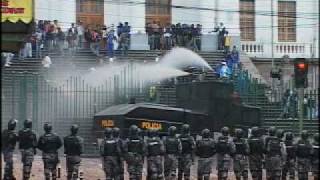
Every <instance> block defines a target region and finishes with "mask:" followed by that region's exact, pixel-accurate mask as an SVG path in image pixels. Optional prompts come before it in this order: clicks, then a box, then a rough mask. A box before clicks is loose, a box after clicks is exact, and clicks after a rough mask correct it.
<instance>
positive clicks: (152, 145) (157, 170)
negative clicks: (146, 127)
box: [147, 136, 165, 180]
mask: <svg viewBox="0 0 320 180" xmlns="http://www.w3.org/2000/svg"><path fill="white" fill-rule="evenodd" d="M164 151H165V150H164V145H163V142H162V141H161V139H160V138H159V137H156V136H153V137H149V138H148V139H147V164H148V179H151V180H154V179H162V178H163V176H162V173H163V164H162V163H163V161H162V158H163V154H164Z"/></svg>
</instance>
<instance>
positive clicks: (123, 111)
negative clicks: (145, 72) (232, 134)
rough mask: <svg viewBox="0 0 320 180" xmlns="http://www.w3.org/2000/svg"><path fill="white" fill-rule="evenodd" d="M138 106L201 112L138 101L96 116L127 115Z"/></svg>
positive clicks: (106, 110)
mask: <svg viewBox="0 0 320 180" xmlns="http://www.w3.org/2000/svg"><path fill="white" fill-rule="evenodd" d="M137 108H145V109H158V110H166V111H179V112H187V113H192V114H201V113H198V112H194V111H191V110H189V109H184V108H176V107H170V106H168V105H163V104H153V103H136V104H119V105H114V106H110V107H108V108H107V109H105V110H102V111H100V112H98V113H97V114H95V116H106V115H110V116H112V115H125V114H127V113H129V112H131V111H133V110H135V109H137Z"/></svg>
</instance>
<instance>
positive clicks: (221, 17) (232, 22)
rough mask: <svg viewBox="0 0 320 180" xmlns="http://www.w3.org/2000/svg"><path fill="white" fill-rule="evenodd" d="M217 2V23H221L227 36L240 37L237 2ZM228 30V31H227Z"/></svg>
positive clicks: (223, 0)
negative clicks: (227, 33)
mask: <svg viewBox="0 0 320 180" xmlns="http://www.w3.org/2000/svg"><path fill="white" fill-rule="evenodd" d="M217 1H218V7H217V9H218V10H221V11H218V12H217V16H218V23H219V22H223V24H224V25H225V27H226V29H227V31H228V32H229V35H232V36H237V35H238V36H240V26H239V22H240V18H239V17H240V16H239V13H238V12H236V11H239V0H228V1H225V0H217ZM228 28H229V29H228Z"/></svg>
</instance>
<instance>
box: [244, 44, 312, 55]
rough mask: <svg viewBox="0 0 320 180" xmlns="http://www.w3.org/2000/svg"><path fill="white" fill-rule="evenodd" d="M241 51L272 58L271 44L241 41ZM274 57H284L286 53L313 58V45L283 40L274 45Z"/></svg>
mask: <svg viewBox="0 0 320 180" xmlns="http://www.w3.org/2000/svg"><path fill="white" fill-rule="evenodd" d="M241 51H242V52H244V53H246V54H247V55H248V56H249V57H257V58H271V57H272V52H271V44H267V43H258V42H247V41H241ZM273 53H274V58H282V57H283V56H284V55H287V56H289V57H290V58H298V57H304V58H311V57H312V53H313V47H312V44H311V43H295V42H281V43H274V45H273Z"/></svg>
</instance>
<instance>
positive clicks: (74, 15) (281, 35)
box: [35, 0, 319, 58]
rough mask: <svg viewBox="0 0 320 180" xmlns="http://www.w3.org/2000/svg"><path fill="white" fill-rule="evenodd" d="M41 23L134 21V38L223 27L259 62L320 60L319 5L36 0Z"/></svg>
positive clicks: (303, 1) (310, 1)
mask: <svg viewBox="0 0 320 180" xmlns="http://www.w3.org/2000/svg"><path fill="white" fill-rule="evenodd" d="M35 2H36V5H35V16H36V19H47V20H54V19H57V20H58V21H59V22H60V25H61V26H62V27H63V28H68V27H70V24H71V23H72V22H76V21H78V20H81V21H82V22H84V24H86V25H102V24H105V25H107V26H111V25H112V24H113V25H115V26H117V25H118V23H119V22H129V24H130V25H131V28H132V33H145V26H146V24H147V23H150V22H157V23H159V24H160V25H166V24H167V23H174V24H176V23H179V22H180V23H186V24H201V25H202V28H203V33H204V34H210V33H212V31H213V28H214V26H215V25H216V24H218V23H220V22H223V23H224V25H225V27H226V28H227V30H228V32H229V34H230V35H232V36H240V39H241V47H240V49H241V50H242V51H243V52H246V53H247V54H248V55H249V56H250V57H257V58H272V57H274V58H281V57H283V56H285V55H286V56H289V57H290V58H296V57H305V58H319V50H318V49H319V45H318V44H319V1H318V0H228V1H225V0H129V1H127V0H36V1H35Z"/></svg>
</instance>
